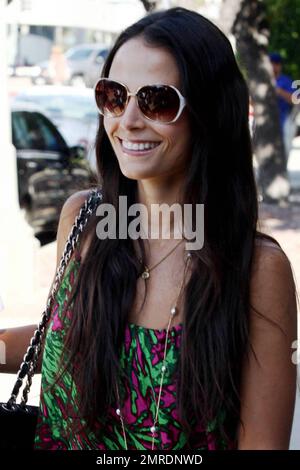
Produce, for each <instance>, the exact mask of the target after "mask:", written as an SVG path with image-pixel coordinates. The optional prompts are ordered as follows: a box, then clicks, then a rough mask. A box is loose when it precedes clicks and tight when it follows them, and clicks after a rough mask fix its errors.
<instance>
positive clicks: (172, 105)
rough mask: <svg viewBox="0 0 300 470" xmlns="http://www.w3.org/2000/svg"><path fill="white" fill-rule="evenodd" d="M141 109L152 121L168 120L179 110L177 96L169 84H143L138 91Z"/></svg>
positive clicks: (171, 119)
mask: <svg viewBox="0 0 300 470" xmlns="http://www.w3.org/2000/svg"><path fill="white" fill-rule="evenodd" d="M138 100H139V106H140V108H141V111H142V112H143V113H144V114H145V116H147V117H148V118H149V119H152V120H154V121H161V122H169V121H173V119H175V117H176V115H177V113H178V110H179V105H180V101H179V96H178V95H177V93H176V91H175V90H173V88H171V87H169V86H163V85H157V86H156V85H154V86H145V87H143V88H141V89H140V91H139V92H138Z"/></svg>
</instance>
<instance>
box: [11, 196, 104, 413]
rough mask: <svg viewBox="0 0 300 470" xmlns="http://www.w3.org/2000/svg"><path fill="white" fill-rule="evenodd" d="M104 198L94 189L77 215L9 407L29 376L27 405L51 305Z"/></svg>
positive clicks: (24, 399)
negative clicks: (93, 215)
mask: <svg viewBox="0 0 300 470" xmlns="http://www.w3.org/2000/svg"><path fill="white" fill-rule="evenodd" d="M101 200H102V193H101V192H100V191H99V190H97V189H93V190H92V191H91V193H90V195H89V197H88V198H87V199H86V201H85V203H84V204H83V206H82V207H81V209H80V211H79V214H78V215H77V217H76V219H75V222H74V224H73V227H72V229H71V231H70V234H69V237H68V240H67V242H66V245H65V249H64V252H63V254H62V257H61V260H60V264H59V266H58V268H57V271H56V276H55V280H54V282H53V285H52V289H51V293H50V295H49V297H48V299H47V304H46V308H45V310H44V312H43V314H42V319H41V321H40V323H39V325H38V328H37V330H35V332H34V335H33V337H32V338H31V340H30V345H29V347H28V349H27V351H26V354H25V355H24V358H23V362H22V363H21V365H20V369H19V372H18V374H17V380H16V383H15V385H14V388H13V390H12V393H11V396H10V399H9V400H8V402H7V408H12V407H13V406H14V405H16V401H17V398H18V395H19V392H20V389H21V387H22V385H23V380H24V379H25V378H26V377H27V381H26V385H25V387H24V389H23V394H22V398H21V405H22V406H23V407H25V405H26V403H27V400H28V394H29V391H30V387H31V384H32V377H33V376H34V373H35V371H36V368H37V364H38V360H39V356H40V353H41V350H42V343H43V339H44V335H45V332H46V326H47V324H48V321H49V319H50V316H51V307H52V302H53V300H54V297H55V295H56V293H57V291H58V289H59V286H60V283H61V280H62V278H63V275H64V273H65V270H66V267H67V265H68V263H69V261H70V259H71V257H72V255H73V252H74V249H75V247H76V245H77V242H78V239H79V237H80V234H81V233H82V232H83V230H84V228H85V227H86V225H87V223H88V220H89V217H90V216H91V215H92V214H93V212H94V211H95V210H96V208H97V206H98V204H99V202H100V201H101Z"/></svg>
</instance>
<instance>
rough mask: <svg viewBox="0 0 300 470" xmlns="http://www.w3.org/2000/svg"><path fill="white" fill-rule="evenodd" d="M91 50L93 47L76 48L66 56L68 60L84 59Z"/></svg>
mask: <svg viewBox="0 0 300 470" xmlns="http://www.w3.org/2000/svg"><path fill="white" fill-rule="evenodd" d="M92 52H93V49H78V50H76V51H74V52H71V53H70V54H67V55H66V57H67V59H68V60H84V59H87V58H88V57H89V56H90V55H91V53H92Z"/></svg>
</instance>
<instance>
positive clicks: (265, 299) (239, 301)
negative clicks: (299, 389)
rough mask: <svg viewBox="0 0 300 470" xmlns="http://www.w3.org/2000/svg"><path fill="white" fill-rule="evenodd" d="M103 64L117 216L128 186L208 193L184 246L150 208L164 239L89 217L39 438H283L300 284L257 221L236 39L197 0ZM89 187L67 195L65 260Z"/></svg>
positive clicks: (159, 196)
mask: <svg viewBox="0 0 300 470" xmlns="http://www.w3.org/2000/svg"><path fill="white" fill-rule="evenodd" d="M102 77H103V78H102V79H100V81H99V82H98V84H97V86H96V87H95V93H96V100H97V105H98V107H99V111H100V113H101V117H100V124H99V133H98V136H97V145H96V154H97V164H98V170H99V177H100V176H101V179H102V185H101V186H102V187H101V192H102V197H103V203H107V204H111V205H112V206H113V207H114V208H115V209H116V212H117V214H118V216H119V217H121V218H120V219H119V218H118V217H117V219H116V220H117V221H118V220H121V223H123V222H122V221H123V220H124V213H122V214H120V213H119V210H120V206H119V196H127V201H128V206H129V205H132V204H134V203H137V202H138V203H141V204H143V205H144V206H145V207H146V209H147V210H148V213H150V212H151V211H152V210H153V208H155V207H156V206H155V204H161V203H165V204H167V205H169V206H171V205H172V204H174V203H178V204H180V206H181V207H182V206H183V205H184V204H192V205H193V207H195V206H196V204H204V208H205V210H204V227H203V225H202V228H203V229H204V245H203V246H202V247H201V249H196V250H190V254H187V251H186V250H185V244H184V243H180V241H179V242H178V240H175V239H174V238H171V239H168V238H167V237H166V236H165V235H166V234H165V231H166V225H164V224H163V223H161V222H157V224H155V221H154V222H153V220H151V224H150V228H151V231H152V230H153V232H154V233H159V231H161V232H162V233H161V234H160V237H159V238H157V239H155V238H149V239H148V240H145V238H142V237H140V238H139V239H137V240H135V239H133V238H132V237H128V236H127V237H124V238H120V237H116V238H115V239H113V238H111V239H108V238H106V239H104V237H103V238H102V239H101V237H99V230H97V226H98V223H99V220H101V217H100V218H99V216H94V217H92V218H91V219H90V222H89V225H88V228H87V229H86V230H85V231H84V233H83V237H82V239H81V241H80V245H79V246H78V247H77V252H76V255H75V256H74V258H73V259H72V260H71V262H70V265H69V267H68V271H67V272H66V274H65V277H64V280H63V282H62V285H61V287H60V290H59V292H58V294H57V296H56V304H55V306H54V307H53V313H52V318H51V321H50V324H49V328H48V333H47V338H46V342H45V350H44V356H43V367H42V392H41V412H40V417H39V423H38V428H37V434H36V448H37V449H92V448H97V449H154V450H155V449H165V450H168V449H173V450H177V449H231V448H238V449H287V448H288V445H289V437H290V430H291V423H292V417H293V408H294V395H295V366H294V365H293V364H292V361H291V349H290V348H291V343H292V341H293V340H294V339H295V337H296V303H295V287H294V282H293V276H292V272H291V267H290V263H289V261H288V259H287V257H286V255H285V254H284V252H283V251H282V249H281V248H280V246H279V244H278V243H277V242H276V241H275V240H273V239H271V237H268V236H267V235H264V234H262V233H261V232H259V231H258V230H257V195H256V187H255V180H254V176H253V168H252V151H251V142H250V136H249V128H248V106H249V96H248V90H247V86H246V84H245V81H244V79H243V77H242V75H241V72H240V70H239V68H238V66H237V64H236V61H235V57H234V54H233V51H232V48H231V46H230V43H229V41H228V40H227V39H226V37H225V36H224V35H223V34H222V33H221V32H220V31H219V30H218V28H217V27H216V26H214V25H213V24H212V23H211V22H209V21H208V20H207V19H205V18H203V17H202V16H200V15H198V14H196V13H194V12H191V11H188V10H185V9H183V8H174V9H171V10H168V11H164V12H158V13H154V14H151V15H148V16H147V17H145V18H143V19H141V20H140V21H138V22H137V23H135V24H134V25H133V26H131V27H129V28H128V29H127V30H125V31H124V32H123V33H122V34H121V35H120V37H119V38H118V39H117V41H116V44H115V46H114V47H113V49H112V51H111V53H110V55H109V56H108V58H107V61H106V63H105V66H104V68H103V72H102ZM149 85H150V87H149ZM129 93H130V94H129ZM134 94H136V96H133V95H134ZM87 196H88V193H86V192H80V193H77V194H75V195H74V196H73V197H71V198H70V199H69V200H68V201H67V202H66V203H65V206H64V208H63V210H62V214H61V218H60V224H59V230H58V260H59V258H60V256H61V253H62V251H63V247H64V244H65V241H66V238H67V236H68V233H69V231H70V228H71V226H72V224H73V222H74V218H75V216H76V214H77V213H78V211H79V208H80V207H81V205H82V204H83V202H84V201H85V199H86V198H87ZM103 216H104V214H102V220H103ZM121 223H119V222H117V226H118V228H120V227H119V225H120V224H121ZM128 224H129V221H127V228H128ZM193 224H194V225H195V217H194V220H193ZM142 225H143V228H145V227H147V225H146V221H145V219H143V224H142ZM98 227H99V226H98ZM171 232H172V235H174V234H175V233H177V226H176V225H175V223H174V220H173V222H172V224H171ZM100 235H101V234H100ZM8 336H9V333H8V332H6V337H7V338H8ZM23 336H24V337H25V334H24V335H23ZM10 337H11V336H10Z"/></svg>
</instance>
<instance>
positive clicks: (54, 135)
mask: <svg viewBox="0 0 300 470" xmlns="http://www.w3.org/2000/svg"><path fill="white" fill-rule="evenodd" d="M12 140H13V144H14V146H15V148H16V152H17V170H18V188H19V203H20V207H21V208H23V209H25V214H26V218H27V221H28V223H29V224H30V225H31V226H32V227H33V229H34V233H35V235H36V237H37V238H39V239H40V241H41V242H42V243H43V240H47V241H50V240H53V239H55V236H56V231H57V225H58V220H59V214H60V211H61V208H62V205H63V203H64V202H65V200H66V199H67V198H68V197H69V196H70V195H71V194H73V193H74V192H75V191H77V190H79V189H86V188H87V187H90V185H91V182H92V176H91V175H92V174H91V171H90V169H89V165H88V162H87V160H86V159H85V151H84V149H83V148H82V147H79V146H76V147H71V148H70V147H68V146H67V144H66V142H65V140H64V138H63V137H62V135H61V134H60V132H59V131H58V130H57V128H56V127H55V125H54V124H53V123H52V122H51V121H50V120H49V119H48V118H47V117H46V116H45V115H44V114H43V113H42V112H40V111H39V110H38V109H35V108H34V107H32V106H30V105H29V104H28V103H26V104H25V103H24V106H22V104H20V103H19V104H18V105H14V106H13V107H12Z"/></svg>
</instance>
